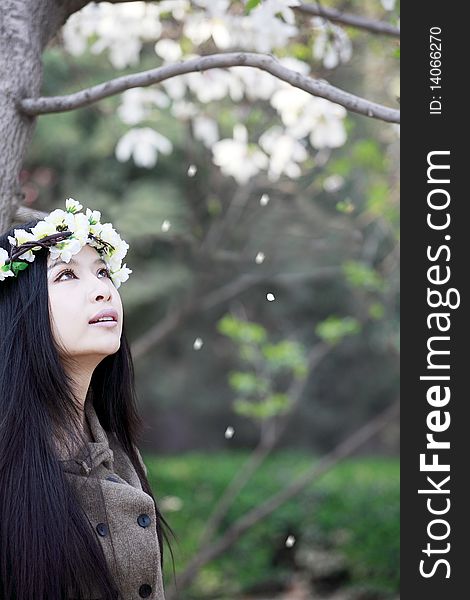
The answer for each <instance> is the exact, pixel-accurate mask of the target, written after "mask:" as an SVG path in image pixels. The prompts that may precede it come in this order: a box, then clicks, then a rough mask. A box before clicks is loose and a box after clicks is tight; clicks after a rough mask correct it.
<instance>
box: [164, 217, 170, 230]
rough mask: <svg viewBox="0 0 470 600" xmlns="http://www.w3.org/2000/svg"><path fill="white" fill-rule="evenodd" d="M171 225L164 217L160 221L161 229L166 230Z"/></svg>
mask: <svg viewBox="0 0 470 600" xmlns="http://www.w3.org/2000/svg"><path fill="white" fill-rule="evenodd" d="M170 227H171V223H170V221H167V219H165V220H164V221H163V223H162V231H168V230H169V229H170Z"/></svg>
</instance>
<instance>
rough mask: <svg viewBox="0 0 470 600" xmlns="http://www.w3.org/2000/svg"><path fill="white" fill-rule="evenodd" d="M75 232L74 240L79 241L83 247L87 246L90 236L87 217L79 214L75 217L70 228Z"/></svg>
mask: <svg viewBox="0 0 470 600" xmlns="http://www.w3.org/2000/svg"><path fill="white" fill-rule="evenodd" d="M69 229H70V231H73V236H71V237H73V238H75V239H77V240H79V241H80V242H81V244H82V246H83V245H85V244H86V242H87V240H88V234H89V221H88V218H87V217H86V215H84V214H83V213H78V214H76V215H73V224H72V225H71V226H70V227H69Z"/></svg>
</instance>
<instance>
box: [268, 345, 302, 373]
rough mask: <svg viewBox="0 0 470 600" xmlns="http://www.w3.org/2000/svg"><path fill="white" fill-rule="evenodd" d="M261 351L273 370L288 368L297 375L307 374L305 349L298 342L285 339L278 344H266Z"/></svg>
mask: <svg viewBox="0 0 470 600" xmlns="http://www.w3.org/2000/svg"><path fill="white" fill-rule="evenodd" d="M261 352H262V354H263V356H264V358H265V359H266V362H267V366H268V368H269V370H270V371H272V372H277V371H280V370H282V369H287V370H292V371H293V372H294V373H295V375H296V376H297V377H303V376H304V375H306V374H307V367H306V361H305V349H304V348H303V347H302V346H301V345H300V344H298V343H297V342H293V341H291V340H283V341H282V342H278V343H277V344H264V345H263V346H262V347H261Z"/></svg>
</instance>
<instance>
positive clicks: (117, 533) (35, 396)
mask: <svg viewBox="0 0 470 600" xmlns="http://www.w3.org/2000/svg"><path fill="white" fill-rule="evenodd" d="M81 208H82V207H81V205H79V204H78V202H76V201H75V200H73V199H68V200H67V201H66V210H65V211H63V210H60V209H58V210H56V211H53V212H52V213H50V215H48V217H46V218H45V219H44V220H43V221H39V220H34V221H30V222H28V223H26V224H24V225H22V226H21V229H18V228H17V229H14V228H12V229H10V230H9V231H7V232H6V233H4V234H3V235H0V598H1V599H2V600H10V599H11V600H13V599H14V600H36V599H37V600H65V599H68V598H70V599H72V598H74V599H75V598H77V599H104V600H111V599H119V600H131V599H136V600H137V599H139V598H149V599H151V600H164V589H163V582H162V569H163V544H162V533H163V534H164V536H165V539H166V540H167V542H168V537H167V534H166V532H164V531H163V525H164V526H165V527H167V528H168V529H169V531H171V533H172V534H173V535H174V533H173V531H172V529H171V528H170V527H169V525H168V523H167V522H166V520H165V519H164V517H163V516H162V514H161V512H160V511H159V509H158V507H157V504H156V501H155V498H154V496H153V494H152V490H151V489H150V485H149V482H148V479H147V469H146V467H145V465H144V463H143V461H142V458H141V455H140V452H139V450H138V448H137V444H138V440H139V436H140V435H141V430H142V428H143V425H142V422H141V420H140V417H139V415H138V413H137V408H136V395H135V388H134V369H133V364H132V358H131V354H130V349H129V344H128V341H127V339H126V335H125V327H124V314H123V307H122V303H121V297H120V295H119V292H118V287H119V286H120V284H121V283H122V282H124V281H125V280H126V279H127V278H128V275H129V273H130V272H131V271H130V270H129V269H127V268H126V267H125V266H124V267H121V266H120V263H121V260H122V258H123V256H124V255H125V253H126V251H127V248H128V245H127V244H126V243H125V242H123V241H122V240H121V239H120V237H119V235H118V234H117V233H116V231H115V230H114V229H113V228H112V226H111V224H109V223H107V224H101V223H100V222H99V219H100V213H99V212H97V211H93V212H92V211H90V210H89V209H87V214H86V215H84V214H83V213H80V212H79V210H80V209H81ZM32 241H36V245H34V244H33V243H32ZM38 244H39V245H38ZM21 252H22V254H20V253H21ZM100 317H101V321H98V319H99V318H100ZM170 551H171V547H170ZM171 554H172V558H173V552H171ZM173 570H174V569H173Z"/></svg>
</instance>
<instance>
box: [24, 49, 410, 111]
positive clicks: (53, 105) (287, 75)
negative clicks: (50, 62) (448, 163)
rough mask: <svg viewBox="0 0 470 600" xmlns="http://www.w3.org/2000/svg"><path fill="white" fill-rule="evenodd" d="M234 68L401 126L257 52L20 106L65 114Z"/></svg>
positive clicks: (216, 57) (198, 61)
mask: <svg viewBox="0 0 470 600" xmlns="http://www.w3.org/2000/svg"><path fill="white" fill-rule="evenodd" d="M234 66H246V67H255V68H258V69H261V70H262V71H267V72H268V73H271V75H274V76H275V77H277V78H278V79H281V80H282V81H285V82H286V83H290V84H291V85H293V86H294V87H297V88H299V89H301V90H304V91H305V92H308V93H309V94H311V95H312V96H319V97H320V98H325V99H326V100H330V101H331V102H335V103H336V104H340V105H341V106H344V108H346V109H348V110H350V111H352V112H355V113H358V114H361V115H365V116H367V117H373V118H375V119H381V120H383V121H388V122H391V123H399V122H400V111H399V110H397V109H394V108H389V107H387V106H383V105H381V104H376V103H375V102H370V101H369V100H365V99H364V98H360V97H359V96H355V95H354V94H350V93H349V92H345V91H344V90H341V89H339V88H336V87H334V86H332V85H330V84H329V83H326V82H325V81H323V80H317V79H314V78H312V77H305V76H304V75H302V74H301V73H299V72H297V71H293V70H292V69H288V68H286V67H284V66H283V65H281V64H280V63H279V62H278V61H277V60H276V58H275V57H274V56H272V55H267V54H258V53H254V52H227V53H220V54H212V55H210V56H202V57H197V58H192V59H189V60H186V61H180V62H178V63H175V64H172V65H165V66H163V67H158V68H156V69H150V70H148V71H142V72H140V73H135V74H133V75H124V76H122V77H116V78H115V79H111V80H110V81H106V82H105V83H100V84H98V85H95V86H93V87H91V88H87V89H85V90H82V91H80V92H76V93H74V94H69V95H68V96H52V97H42V98H23V99H18V100H17V101H16V106H17V109H18V111H20V112H23V113H25V114H27V115H42V114H49V113H55V112H64V111H68V110H73V109H76V108H81V107H83V106H88V105H89V104H92V103H93V102H97V101H98V100H101V99H103V98H107V97H109V96H113V95H114V94H118V93H120V92H123V91H125V90H128V89H130V88H135V87H146V86H149V85H152V84H155V83H159V82H160V81H164V80H166V79H170V78H171V77H175V76H177V75H183V74H185V73H192V72H195V71H206V70H208V69H215V68H227V67H234Z"/></svg>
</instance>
